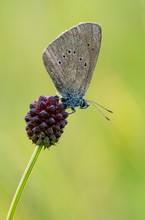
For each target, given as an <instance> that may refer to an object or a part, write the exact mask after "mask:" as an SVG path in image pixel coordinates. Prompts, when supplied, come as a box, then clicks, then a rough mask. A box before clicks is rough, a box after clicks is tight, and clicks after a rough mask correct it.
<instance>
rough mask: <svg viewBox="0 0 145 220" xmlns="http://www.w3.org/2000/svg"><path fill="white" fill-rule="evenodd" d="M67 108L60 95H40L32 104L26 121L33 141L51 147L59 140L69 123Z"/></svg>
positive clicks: (29, 135)
mask: <svg viewBox="0 0 145 220" xmlns="http://www.w3.org/2000/svg"><path fill="white" fill-rule="evenodd" d="M65 109H66V108H65V106H64V104H63V103H59V97H58V96H50V97H46V96H40V97H39V99H38V100H36V101H34V102H33V103H31V104H30V111H29V112H28V113H27V115H26V116H25V121H26V123H27V126H26V132H27V135H28V137H29V138H30V139H31V140H32V142H33V143H35V144H36V145H41V146H44V148H49V147H50V146H51V145H54V144H55V143H56V142H58V140H59V138H60V137H61V135H62V133H63V129H64V127H65V126H66V124H67V120H66V118H67V117H68V112H66V111H65Z"/></svg>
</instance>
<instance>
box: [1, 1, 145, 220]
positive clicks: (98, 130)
mask: <svg viewBox="0 0 145 220" xmlns="http://www.w3.org/2000/svg"><path fill="white" fill-rule="evenodd" d="M82 21H84V22H85V21H91V22H97V23H99V24H100V25H101V27H102V30H103V38H102V46H101V51H100V55H99V59H98V64H97V67H96V69H95V72H94V76H93V79H92V82H91V85H90V87H89V90H88V92H87V95H86V98H87V99H91V100H93V101H97V102H99V103H101V104H103V105H104V106H106V107H108V108H110V109H112V110H113V111H114V114H113V115H111V116H110V117H111V122H108V121H106V120H105V119H104V118H103V117H102V116H101V115H99V114H98V113H97V111H96V110H95V109H94V107H93V106H91V107H89V108H88V109H86V110H80V109H78V110H77V113H75V114H73V115H71V116H70V117H69V118H68V120H69V123H68V125H67V127H66V128H65V132H64V134H63V136H62V138H61V139H60V141H59V144H58V145H57V146H56V147H52V148H51V149H50V150H45V151H42V152H41V154H40V157H39V159H38V161H37V163H36V166H35V167H34V170H33V172H32V175H31V176H30V179H29V181H28V183H27V185H26V188H25V190H24V193H23V195H22V197H21V200H20V203H19V205H18V207H17V210H16V213H15V216H14V219H15V220H19V219H21V220H23V219H25V220H33V219H35V220H40V219H41V220H48V219H50V220H58V219H59V220H97V219H98V220H122V219H123V220H143V219H145V137H144V136H145V135H144V133H145V102H144V96H145V85H144V84H145V1H144V0H118V1H115V0H110V1H107V0H98V1H97V0H89V1H86V0H80V1H78V0H73V1H66V0H62V1H59V0H53V1H52V0H51V1H50V0H42V1H28V0H26V1H16V0H12V1H10V0H7V1H4V0H1V1H0V146H1V147H0V219H5V217H6V213H7V211H8V208H9V206H10V203H11V200H12V197H13V195H14V192H15V190H16V187H17V185H18V182H19V180H20V178H21V176H22V173H23V171H24V169H25V166H26V164H27V162H28V161H29V158H30V156H31V154H32V152H33V150H34V145H32V144H31V142H30V141H29V140H28V138H27V136H26V134H25V129H24V128H25V122H24V119H23V118H24V116H25V115H26V113H27V111H28V106H29V103H30V102H32V101H34V100H35V99H37V98H38V97H39V96H40V95H54V94H55V93H56V90H55V88H54V85H53V83H52V82H51V80H50V77H49V76H48V74H47V72H46V70H45V68H44V66H43V62H42V58H41V57H42V52H43V50H44V48H45V47H46V46H47V45H48V44H49V43H50V42H51V41H53V40H54V39H55V38H56V37H57V36H58V35H59V34H60V33H61V32H62V31H64V30H66V29H69V28H70V27H71V26H74V25H76V24H78V23H79V22H82Z"/></svg>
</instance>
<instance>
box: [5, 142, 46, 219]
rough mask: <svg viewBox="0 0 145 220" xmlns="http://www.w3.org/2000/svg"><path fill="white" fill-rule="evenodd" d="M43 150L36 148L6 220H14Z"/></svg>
mask: <svg viewBox="0 0 145 220" xmlns="http://www.w3.org/2000/svg"><path fill="white" fill-rule="evenodd" d="M41 150H42V146H37V147H36V148H35V150H34V152H33V154H32V156H31V158H30V161H29V163H28V165H27V167H26V169H25V171H24V173H23V176H22V178H21V180H20V183H19V185H18V188H17V190H16V192H15V195H14V197H13V200H12V203H11V206H10V209H9V212H8V215H7V218H6V220H11V219H13V216H14V213H15V210H16V207H17V205H18V202H19V199H20V197H21V194H22V192H23V190H24V187H25V184H26V182H27V180H28V177H29V175H30V173H31V171H32V169H33V167H34V165H35V162H36V160H37V158H38V156H39V154H40V152H41Z"/></svg>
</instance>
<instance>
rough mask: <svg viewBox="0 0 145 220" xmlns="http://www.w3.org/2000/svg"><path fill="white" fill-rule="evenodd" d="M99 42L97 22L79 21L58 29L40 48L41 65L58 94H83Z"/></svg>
mask: <svg viewBox="0 0 145 220" xmlns="http://www.w3.org/2000/svg"><path fill="white" fill-rule="evenodd" d="M100 44H101V28H100V26H99V25H97V24H96V23H81V24H79V25H78V26H76V27H73V28H72V29H70V30H69V31H66V32H64V33H62V34H61V35H60V36H59V37H58V38H57V39H56V40H55V41H53V42H52V43H51V44H50V45H49V46H48V47H47V48H46V49H45V50H44V53H43V61H44V65H45V67H46V70H47V71H48V73H49V75H50V77H51V79H52V80H53V82H54V84H55V87H56V88H57V90H58V91H59V93H60V94H61V95H62V96H64V97H65V96H66V97H67V96H68V94H71V95H72V96H79V97H82V96H84V95H85V93H86V91H87V89H88V86H89V84H90V81H91V78H92V74H93V70H94V68H95V65H96V62H97V57H98V54H99V50H100Z"/></svg>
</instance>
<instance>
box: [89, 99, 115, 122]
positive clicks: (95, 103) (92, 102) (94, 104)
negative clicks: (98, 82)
mask: <svg viewBox="0 0 145 220" xmlns="http://www.w3.org/2000/svg"><path fill="white" fill-rule="evenodd" d="M87 101H88V102H90V103H91V104H92V105H93V106H94V107H95V108H96V110H97V111H98V112H99V113H100V114H101V115H102V116H103V117H104V118H106V119H107V120H108V121H110V118H108V117H107V116H106V115H105V114H104V113H103V112H102V111H101V110H100V109H99V108H97V106H96V105H98V106H99V107H101V108H103V109H104V110H106V111H108V112H110V113H113V111H111V110H109V109H107V108H105V107H104V106H102V105H100V104H99V103H97V102H94V101H91V100H87Z"/></svg>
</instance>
